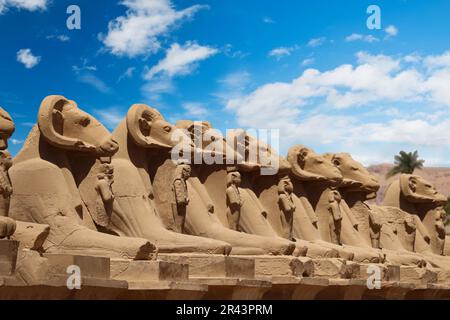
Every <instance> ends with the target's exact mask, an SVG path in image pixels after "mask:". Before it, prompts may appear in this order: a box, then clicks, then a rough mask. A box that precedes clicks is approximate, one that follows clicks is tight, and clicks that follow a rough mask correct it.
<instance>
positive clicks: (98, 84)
mask: <svg viewBox="0 0 450 320" xmlns="http://www.w3.org/2000/svg"><path fill="white" fill-rule="evenodd" d="M77 80H78V81H80V82H82V83H86V84H88V85H90V86H92V87H94V88H95V89H97V90H98V91H100V92H102V93H108V92H109V91H110V90H111V89H110V88H109V87H108V85H107V84H106V83H105V82H104V81H103V80H101V79H100V78H99V77H97V76H96V75H95V74H93V73H91V72H84V73H82V74H79V75H78V77H77Z"/></svg>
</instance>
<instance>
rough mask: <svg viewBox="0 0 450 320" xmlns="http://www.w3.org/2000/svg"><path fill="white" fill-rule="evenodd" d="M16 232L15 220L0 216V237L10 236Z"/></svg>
mask: <svg viewBox="0 0 450 320" xmlns="http://www.w3.org/2000/svg"><path fill="white" fill-rule="evenodd" d="M14 232H16V222H15V221H14V220H13V219H11V218H7V217H0V239H4V238H9V237H11V236H12V235H13V234H14Z"/></svg>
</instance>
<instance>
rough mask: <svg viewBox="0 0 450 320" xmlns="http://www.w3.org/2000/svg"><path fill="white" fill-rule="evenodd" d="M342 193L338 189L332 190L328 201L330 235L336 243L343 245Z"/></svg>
mask: <svg viewBox="0 0 450 320" xmlns="http://www.w3.org/2000/svg"><path fill="white" fill-rule="evenodd" d="M341 200H342V197H341V194H340V193H339V192H338V191H337V190H332V191H330V194H329V198H328V202H329V207H328V211H329V212H330V220H329V221H330V222H329V223H330V235H331V241H332V242H333V243H335V244H338V245H341V244H342V243H341V224H342V213H341V207H340V205H341Z"/></svg>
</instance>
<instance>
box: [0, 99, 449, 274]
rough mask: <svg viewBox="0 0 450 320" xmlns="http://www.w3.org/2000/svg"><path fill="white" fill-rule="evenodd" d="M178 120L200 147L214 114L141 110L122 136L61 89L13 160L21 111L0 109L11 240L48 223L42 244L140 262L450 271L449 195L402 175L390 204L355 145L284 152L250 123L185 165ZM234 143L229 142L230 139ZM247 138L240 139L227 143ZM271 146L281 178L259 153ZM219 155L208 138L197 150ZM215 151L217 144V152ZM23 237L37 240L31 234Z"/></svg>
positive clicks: (4, 210) (6, 228)
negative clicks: (228, 259) (379, 196)
mask: <svg viewBox="0 0 450 320" xmlns="http://www.w3.org/2000/svg"><path fill="white" fill-rule="evenodd" d="M176 128H179V129H183V130H185V131H186V132H188V134H187V135H186V137H185V138H187V139H188V140H189V139H190V141H191V144H193V141H194V139H195V138H196V136H198V135H202V134H204V133H205V132H206V131H208V130H210V129H211V125H210V124H209V123H206V122H204V123H200V124H199V123H194V122H192V121H179V122H178V123H177V124H176V125H175V126H173V125H171V124H169V123H168V122H167V121H166V120H165V119H164V118H163V116H162V115H161V114H160V113H159V112H158V111H157V110H155V109H152V108H150V107H148V106H146V105H143V104H138V105H133V106H132V107H131V108H130V110H129V111H128V114H127V116H126V118H125V119H124V120H123V121H122V122H121V123H120V124H119V125H118V126H117V128H116V129H115V130H114V131H113V133H112V134H111V133H110V132H109V131H108V130H107V129H106V128H105V127H104V126H103V125H102V124H101V123H99V122H98V121H97V120H96V119H95V118H94V117H92V116H91V115H89V114H87V113H86V112H84V111H82V110H81V109H80V108H78V106H77V104H76V103H75V102H74V101H71V100H68V99H66V98H65V97H62V96H48V97H47V98H45V99H44V100H43V102H42V104H41V107H40V109H39V115H38V123H37V125H36V126H35V127H33V129H32V130H31V132H30V134H29V136H28V138H27V139H26V141H25V143H24V146H23V148H22V150H21V151H20V152H19V153H18V154H17V156H16V157H15V158H14V160H12V159H11V156H10V155H9V153H8V151H7V140H8V138H9V137H10V136H11V135H12V134H13V132H14V125H13V122H12V119H11V117H10V116H9V115H8V113H6V112H5V111H4V110H3V109H1V113H0V155H1V157H0V193H1V198H0V199H1V202H0V216H1V217H0V238H9V237H14V236H16V237H17V240H20V241H24V240H22V239H21V237H24V238H27V234H26V233H27V231H26V230H21V232H18V233H17V234H16V235H14V233H15V230H16V226H17V228H21V223H33V224H39V225H48V226H49V228H50V229H49V233H48V235H46V238H45V239H43V240H42V242H41V247H40V248H39V250H41V251H42V252H47V253H69V254H84V255H91V256H108V257H111V258H125V259H134V260H145V259H149V258H150V257H151V256H153V255H154V254H155V253H156V252H161V253H202V254H219V255H230V254H232V255H295V256H307V257H310V258H333V257H334V258H336V257H339V258H343V259H346V260H349V261H351V260H353V261H357V262H370V263H384V262H389V263H392V264H397V265H412V266H427V265H429V266H432V267H436V268H444V269H449V268H450V258H447V257H446V256H444V246H445V228H444V225H443V217H444V210H443V206H444V204H445V203H446V202H447V199H446V198H445V197H444V196H443V195H441V194H439V193H438V192H437V191H436V189H435V188H434V187H433V186H432V185H431V184H430V183H428V182H427V181H425V180H424V179H422V178H421V177H419V176H416V175H406V174H404V175H401V176H400V177H399V179H398V180H397V181H395V182H394V183H393V184H391V185H390V186H389V188H388V189H387V191H386V196H385V199H384V203H383V205H382V206H376V205H372V204H368V203H367V201H368V200H371V199H374V198H375V197H376V193H377V191H378V189H379V183H378V181H377V179H376V178H375V177H374V176H373V175H371V174H370V173H369V172H368V171H367V170H366V169H365V168H364V167H363V166H362V165H361V164H360V163H358V162H357V161H355V160H354V159H352V157H351V156H350V155H349V154H343V153H342V154H325V155H319V154H317V153H315V152H314V151H313V150H311V149H309V148H307V147H305V146H301V145H297V146H294V147H292V148H291V149H290V150H289V152H288V155H287V157H286V158H284V157H281V156H279V155H277V154H276V152H275V151H274V150H273V149H272V148H271V147H270V146H268V145H266V144H264V143H263V142H261V141H259V140H257V139H256V138H254V137H252V136H250V135H249V134H248V133H247V132H246V131H244V130H235V131H234V132H233V133H232V135H233V136H232V137H231V139H222V140H220V141H219V140H218V139H219V138H214V139H211V142H214V143H221V144H223V148H222V149H221V150H222V152H223V154H219V155H218V154H214V156H215V157H216V158H217V156H219V157H222V156H223V157H224V159H225V158H227V159H229V158H230V155H232V156H231V158H232V159H238V158H239V159H240V160H241V161H239V162H238V161H236V163H229V162H224V163H223V164H218V163H213V164H206V163H203V164H190V163H189V161H178V162H174V161H173V160H172V157H171V153H170V151H171V150H172V149H173V148H174V147H175V146H176V140H175V139H173V135H174V132H175V131H176ZM228 138H230V137H228ZM230 141H235V142H237V143H241V142H242V141H243V144H244V145H243V146H241V148H236V145H235V144H234V145H230ZM251 147H254V148H256V149H259V148H263V149H265V150H266V151H267V152H266V156H267V157H272V158H276V160H277V161H276V162H277V164H278V173H277V174H275V175H262V174H260V169H261V167H263V166H264V165H265V164H266V163H267V162H265V161H262V160H261V159H259V158H257V159H256V160H255V159H250V157H249V155H248V152H247V151H248V150H249V149H250V148H251ZM192 150H193V152H195V153H200V154H203V153H207V152H211V151H210V149H209V148H208V145H202V146H201V147H200V148H199V147H196V148H193V149H192ZM216 153H217V152H216ZM25 242H26V241H25Z"/></svg>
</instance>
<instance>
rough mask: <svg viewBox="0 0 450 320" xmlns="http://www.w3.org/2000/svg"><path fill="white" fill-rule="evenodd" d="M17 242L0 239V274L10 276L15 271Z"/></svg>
mask: <svg viewBox="0 0 450 320" xmlns="http://www.w3.org/2000/svg"><path fill="white" fill-rule="evenodd" d="M18 249H19V242H18V241H15V240H0V275H2V276H10V275H12V274H13V273H14V272H15V271H16V263H17V254H18Z"/></svg>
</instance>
